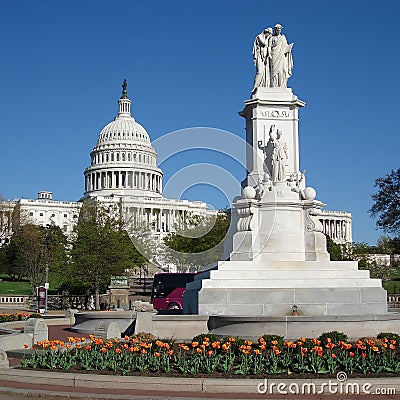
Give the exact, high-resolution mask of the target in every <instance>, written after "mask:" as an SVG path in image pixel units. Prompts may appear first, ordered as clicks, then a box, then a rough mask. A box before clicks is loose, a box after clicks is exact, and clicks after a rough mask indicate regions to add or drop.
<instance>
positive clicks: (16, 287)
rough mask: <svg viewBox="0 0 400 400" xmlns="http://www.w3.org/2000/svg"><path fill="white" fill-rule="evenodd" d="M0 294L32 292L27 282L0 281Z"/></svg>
mask: <svg viewBox="0 0 400 400" xmlns="http://www.w3.org/2000/svg"><path fill="white" fill-rule="evenodd" d="M0 294H27V295H29V294H32V293H31V288H30V285H29V282H12V281H4V280H3V281H2V282H0Z"/></svg>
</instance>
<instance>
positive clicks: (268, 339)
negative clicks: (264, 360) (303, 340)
mask: <svg viewBox="0 0 400 400" xmlns="http://www.w3.org/2000/svg"><path fill="white" fill-rule="evenodd" d="M262 338H263V339H264V340H265V344H266V347H267V348H271V347H272V346H274V344H272V342H273V341H276V342H278V343H277V344H275V346H277V347H281V346H283V344H284V342H285V339H284V337H283V336H279V335H268V334H267V335H263V337H262Z"/></svg>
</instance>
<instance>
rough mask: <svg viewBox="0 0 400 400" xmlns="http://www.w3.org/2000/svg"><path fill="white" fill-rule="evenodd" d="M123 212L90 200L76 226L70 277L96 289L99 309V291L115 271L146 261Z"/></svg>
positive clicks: (79, 284)
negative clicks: (135, 243) (137, 247)
mask: <svg viewBox="0 0 400 400" xmlns="http://www.w3.org/2000/svg"><path fill="white" fill-rule="evenodd" d="M121 214H122V213H121V212H120V209H119V207H118V206H115V207H114V206H110V207H107V206H105V205H101V204H99V203H98V202H93V201H87V202H85V203H84V204H83V206H82V208H81V212H80V216H79V220H78V224H77V226H76V228H75V238H74V240H73V241H72V248H71V267H70V280H71V283H72V284H73V285H75V286H78V287H81V288H82V287H85V288H87V289H89V290H92V291H93V292H94V294H95V307H96V310H98V309H100V291H101V290H104V289H105V288H106V287H107V286H108V285H109V283H110V279H111V276H112V275H122V274H124V273H125V270H126V269H130V268H132V267H134V266H135V265H144V264H145V263H146V259H145V258H144V257H143V256H142V255H141V254H140V253H139V252H138V251H137V250H136V248H135V246H134V245H133V243H132V241H131V240H130V238H129V235H128V233H127V231H126V230H125V229H124V223H123V221H122V218H121Z"/></svg>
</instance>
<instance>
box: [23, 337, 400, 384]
mask: <svg viewBox="0 0 400 400" xmlns="http://www.w3.org/2000/svg"><path fill="white" fill-rule="evenodd" d="M398 339H399V338H398V336H397V335H395V334H386V336H385V334H381V335H380V336H378V338H364V339H359V340H357V341H355V342H347V341H344V340H337V337H336V338H335V335H332V338H330V337H329V335H326V334H324V335H322V336H321V337H320V338H318V339H317V338H312V339H310V338H300V339H299V340H297V341H286V342H285V341H284V340H283V338H282V337H280V336H271V335H265V336H263V337H260V338H259V339H258V341H256V342H252V341H250V340H244V339H241V338H233V337H230V338H224V339H219V338H216V337H213V336H212V335H200V336H198V337H196V338H194V339H193V340H192V341H191V342H189V343H174V342H173V341H171V340H156V339H154V340H145V339H140V338H138V337H131V338H129V337H125V338H124V339H114V340H104V339H101V338H96V337H94V336H90V339H88V340H87V339H85V338H80V337H70V338H69V339H68V342H66V343H64V342H62V341H59V340H50V341H48V340H46V341H43V342H38V343H37V344H36V345H35V346H34V347H33V349H34V350H36V351H35V352H34V353H33V354H32V356H31V357H30V358H25V359H22V360H21V366H22V367H24V368H40V369H51V370H74V371H77V370H78V371H79V370H80V371H82V370H86V371H96V372H97V371H103V372H105V371H113V373H118V374H123V375H127V374H138V373H140V374H149V373H155V374H161V373H163V374H171V375H174V374H179V375H187V376H195V375H200V374H201V375H203V376H204V375H210V376H223V377H231V376H235V375H236V376H254V377H257V376H265V375H272V376H273V375H278V374H279V375H281V376H282V374H288V375H291V374H295V375H297V374H301V375H303V374H310V373H311V374H314V375H317V374H335V373H337V372H338V371H345V372H346V373H347V374H362V375H365V374H382V373H385V374H398V373H399V372H400V349H399V344H398ZM108 373H110V372H108Z"/></svg>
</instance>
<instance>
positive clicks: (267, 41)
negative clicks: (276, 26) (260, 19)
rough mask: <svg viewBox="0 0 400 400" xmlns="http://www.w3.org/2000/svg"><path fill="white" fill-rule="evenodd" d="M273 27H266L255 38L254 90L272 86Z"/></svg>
mask: <svg viewBox="0 0 400 400" xmlns="http://www.w3.org/2000/svg"><path fill="white" fill-rule="evenodd" d="M271 38H272V28H266V29H264V31H263V32H261V33H260V34H259V35H258V36H257V37H256V38H255V40H254V45H253V60H254V65H255V66H256V68H257V72H256V76H255V78H254V87H253V91H254V90H255V89H256V88H258V87H270V86H271V76H270V58H271Z"/></svg>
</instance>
